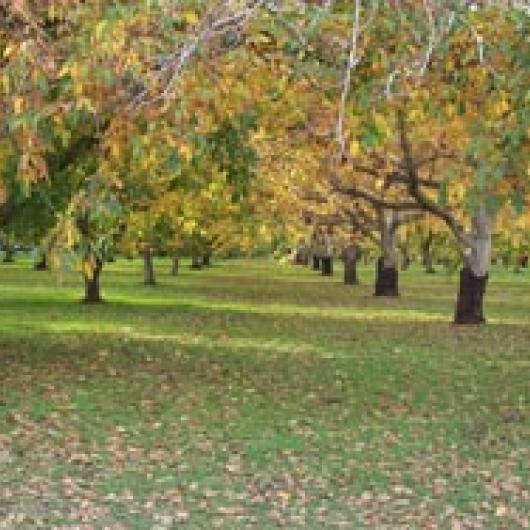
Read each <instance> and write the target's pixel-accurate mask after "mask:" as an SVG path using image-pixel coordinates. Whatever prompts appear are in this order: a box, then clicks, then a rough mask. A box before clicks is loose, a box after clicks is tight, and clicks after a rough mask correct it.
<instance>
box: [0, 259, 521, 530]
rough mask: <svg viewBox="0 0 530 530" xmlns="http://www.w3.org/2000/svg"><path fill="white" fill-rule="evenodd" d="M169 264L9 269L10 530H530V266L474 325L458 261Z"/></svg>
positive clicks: (5, 350)
mask: <svg viewBox="0 0 530 530" xmlns="http://www.w3.org/2000/svg"><path fill="white" fill-rule="evenodd" d="M157 268H158V273H159V285H158V286H156V287H154V288H153V287H145V286H143V285H141V271H140V263H139V262H136V261H135V262H128V261H127V260H119V261H118V262H117V263H115V264H112V265H110V266H108V267H107V270H105V272H104V276H103V284H104V295H105V298H106V303H105V304H102V305H100V306H85V305H81V304H79V303H78V302H79V299H80V297H81V286H80V284H79V278H78V277H77V275H73V274H71V275H67V276H66V277H64V278H63V279H62V283H61V284H60V285H59V284H57V281H56V280H55V279H54V278H53V277H52V276H50V275H49V274H47V273H42V272H34V271H32V270H30V268H29V264H28V263H27V262H20V263H16V264H14V265H2V266H1V268H0V361H1V367H2V368H1V372H0V373H1V386H0V528H1V527H5V528H54V527H57V528H78V527H83V525H85V527H86V528H133V529H136V528H138V529H143V528H146V529H147V528H174V527H177V526H183V527H185V528H205V529H209V528H215V527H221V528H228V529H236V528H251V527H253V528H260V529H268V528H276V527H278V526H280V527H286V528H454V529H456V528H525V527H528V525H529V510H528V506H529V505H530V494H529V489H530V487H529V477H530V473H529V469H528V467H529V466H528V462H529V460H530V458H529V456H530V455H529V444H528V436H529V434H530V429H529V408H528V400H529V397H530V395H529V394H530V392H529V383H528V381H529V375H530V370H529V368H530V363H529V360H530V356H529V349H530V348H529V347H530V275H529V273H528V272H525V273H523V274H519V275H515V274H513V273H512V272H510V271H502V270H495V271H494V273H493V274H492V278H491V282H490V285H489V287H488V294H487V308H486V311H487V316H488V319H489V322H488V325H487V326H485V327H480V328H466V327H463V328H462V327H455V326H453V325H451V324H450V321H451V316H452V311H453V305H454V298H455V294H456V276H447V275H445V274H444V273H438V274H436V275H426V274H424V273H422V272H421V271H419V270H413V271H409V272H406V273H403V274H402V275H401V292H402V295H401V297H400V298H398V299H390V300H382V299H375V298H374V297H372V286H371V284H372V281H373V278H372V273H371V270H370V269H371V268H370V269H368V268H363V269H362V270H361V282H362V284H361V285H360V286H356V287H345V286H343V285H342V283H341V278H340V271H338V272H337V274H336V276H335V277H334V278H332V279H329V278H322V277H320V276H318V275H316V274H315V273H313V272H312V271H310V270H306V269H303V268H299V267H292V266H281V265H278V264H276V263H275V262H272V261H269V260H253V261H251V260H234V261H226V262H220V263H216V264H215V266H214V267H212V268H210V269H208V270H203V271H200V272H192V271H190V270H189V269H188V268H187V267H183V269H182V271H181V274H180V275H179V276H178V277H175V278H173V277H171V276H169V275H168V274H167V270H168V269H169V264H168V263H167V262H165V261H163V260H161V261H159V262H158V263H157Z"/></svg>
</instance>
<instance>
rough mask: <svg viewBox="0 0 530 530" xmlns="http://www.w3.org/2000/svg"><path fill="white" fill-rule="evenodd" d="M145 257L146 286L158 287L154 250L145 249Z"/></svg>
mask: <svg viewBox="0 0 530 530" xmlns="http://www.w3.org/2000/svg"><path fill="white" fill-rule="evenodd" d="M143 255H144V285H156V278H155V267H154V265H153V250H152V249H151V247H149V246H147V247H145V249H144V251H143Z"/></svg>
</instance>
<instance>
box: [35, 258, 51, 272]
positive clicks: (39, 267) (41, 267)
mask: <svg viewBox="0 0 530 530" xmlns="http://www.w3.org/2000/svg"><path fill="white" fill-rule="evenodd" d="M33 269H34V270H36V271H47V270H48V259H47V257H46V254H41V256H40V259H39V261H37V262H36V263H35V265H34V266H33Z"/></svg>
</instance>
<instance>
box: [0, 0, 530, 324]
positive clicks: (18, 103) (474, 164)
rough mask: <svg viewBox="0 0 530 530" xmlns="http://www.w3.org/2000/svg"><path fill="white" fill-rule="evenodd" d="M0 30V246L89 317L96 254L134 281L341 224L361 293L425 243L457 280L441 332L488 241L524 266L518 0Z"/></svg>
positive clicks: (529, 25) (124, 12)
mask: <svg viewBox="0 0 530 530" xmlns="http://www.w3.org/2000/svg"><path fill="white" fill-rule="evenodd" d="M0 16H1V18H0V20H1V22H0V82H1V86H2V91H1V92H0V112H1V113H2V115H3V118H4V119H3V120H2V126H1V127H0V229H1V230H3V231H4V233H5V234H7V235H9V237H11V238H12V239H16V240H17V241H28V242H35V241H42V246H43V249H44V251H45V252H46V254H48V255H49V256H50V259H51V261H52V264H54V265H55V266H57V265H59V264H60V262H64V261H72V259H73V257H74V256H77V257H78V259H79V260H80V263H81V265H80V266H81V269H82V271H83V273H84V276H85V282H86V286H87V287H86V289H87V298H88V299H89V300H92V299H94V300H95V299H98V293H97V280H98V279H99V275H100V273H101V271H102V267H103V263H104V261H105V259H107V258H108V256H109V254H111V253H113V252H115V251H116V249H118V250H119V251H122V252H126V253H129V254H138V253H140V254H142V255H143V257H144V261H145V264H146V271H147V273H146V281H149V280H150V278H149V276H151V277H152V274H150V273H149V270H151V271H152V265H151V263H152V259H151V257H152V253H153V250H155V249H157V250H160V249H162V250H164V251H166V252H168V253H171V254H172V255H174V256H175V257H177V256H178V255H179V253H182V252H183V251H187V252H190V253H191V254H193V255H194V256H196V257H197V259H198V256H204V255H209V254H211V253H213V252H218V251H219V250H226V249H227V248H232V247H239V248H242V249H246V250H252V249H254V248H256V247H259V246H262V245H263V244H269V245H273V244H274V242H276V241H281V240H285V239H291V240H292V239H293V238H297V237H300V236H301V235H302V234H304V235H308V236H309V237H310V238H311V234H307V228H308V225H307V223H308V222H309V225H310V226H312V227H314V230H316V231H317V232H318V230H317V228H318V226H320V225H322V226H324V225H325V226H330V224H337V225H339V224H340V225H341V226H342V225H344V224H346V225H347V226H348V230H349V231H350V232H351V235H353V236H354V237H355V241H356V242H357V243H358V244H360V245H363V246H364V245H366V243H367V242H368V244H370V242H372V243H377V246H378V247H379V249H380V259H379V261H378V267H377V271H378V276H377V286H376V293H377V294H379V295H394V294H396V293H397V256H398V254H399V242H400V241H401V242H402V241H404V240H406V239H407V237H406V234H408V237H409V238H412V239H414V237H415V235H414V234H415V233H416V232H418V233H421V234H423V235H424V236H425V237H422V236H420V238H421V239H422V242H423V245H424V248H423V253H424V257H425V259H428V256H429V254H430V247H431V245H432V244H433V241H434V238H435V237H436V238H437V241H438V244H441V245H443V246H445V247H446V248H447V252H445V253H444V254H446V255H447V259H449V258H450V257H453V258H454V261H458V260H460V261H461V262H462V264H463V266H462V270H461V276H460V290H459V297H458V302H457V311H456V317H455V321H456V322H459V323H479V322H482V321H483V310H482V299H483V294H484V292H485V289H486V283H487V278H488V272H489V266H490V263H491V255H492V245H493V237H494V236H495V241H497V242H498V243H499V245H501V248H502V249H508V250H509V251H510V252H512V253H517V254H520V255H523V254H524V253H525V245H528V233H529V230H528V227H529V222H530V218H529V214H528V208H527V204H528V199H529V196H530V195H529V192H530V186H529V184H530V182H529V181H530V173H529V151H530V150H529V141H528V139H529V130H530V113H528V111H527V109H528V104H529V103H530V95H529V92H528V79H529V78H530V71H529V69H530V61H529V57H530V43H529V41H528V34H530V14H529V12H528V9H527V8H525V6H524V5H523V4H521V3H519V2H512V1H508V0H505V1H501V0H490V1H488V2H468V1H463V0H444V1H441V0H429V1H426V0H421V1H420V0H395V1H391V2H379V1H377V0H355V1H353V2H351V1H348V2H343V1H339V0H336V1H325V2H315V1H312V2H310V1H306V2H300V1H294V0H291V1H290V0H285V1H270V0H269V1H265V0H233V1H231V2H222V1H218V2H217V1H213V2H206V3H205V2H201V1H199V0H185V1H182V2H172V1H169V0H168V1H162V2H146V1H144V0H134V1H130V2H123V3H121V2H115V1H112V2H111V1H104V0H92V1H86V2H82V3H81V2H78V1H77V0H61V1H59V0H55V1H52V0H41V1H39V2H33V1H30V0H10V1H8V2H4V3H3V4H2V6H0ZM330 219H331V221H330ZM308 220H309V221H308ZM425 226H430V227H433V228H432V229H430V230H431V235H429V232H428V231H427V234H425V233H424V232H425V228H424V227H425ZM398 234H401V235H400V237H398ZM313 239H314V243H315V244H316V245H318V246H319V248H321V249H323V250H322V251H321V252H320V253H321V261H322V264H323V267H324V270H325V271H329V268H330V266H331V261H330V258H331V254H330V253H331V242H330V241H326V237H325V234H324V237H321V236H320V235H318V234H317V233H315V235H314V238H313ZM328 239H329V238H328ZM453 249H456V250H453ZM344 252H345V253H344V255H345V258H346V263H347V264H351V263H353V262H354V261H355V259H356V256H357V254H358V252H357V250H356V247H355V245H348V246H347V247H346V249H345V251H344ZM350 270H351V267H350ZM351 274H353V272H351Z"/></svg>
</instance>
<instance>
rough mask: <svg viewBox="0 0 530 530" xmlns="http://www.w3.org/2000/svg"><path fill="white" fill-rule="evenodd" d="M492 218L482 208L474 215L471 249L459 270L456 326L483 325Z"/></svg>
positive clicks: (468, 250) (483, 207) (484, 208)
mask: <svg viewBox="0 0 530 530" xmlns="http://www.w3.org/2000/svg"><path fill="white" fill-rule="evenodd" d="M492 234H493V217H492V216H491V215H490V214H489V213H488V212H487V210H486V207H485V206H484V205H482V206H480V207H479V208H478V210H477V211H476V212H475V214H474V215H473V219H472V233H471V234H470V246H469V248H468V249H467V251H466V256H465V265H464V267H463V269H462V270H461V271H460V288H459V292H458V299H457V303H456V311H455V320H454V321H455V324H483V323H484V322H485V318H484V293H485V292H486V285H487V282H488V271H489V267H490V263H491V247H492V241H491V240H492Z"/></svg>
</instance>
